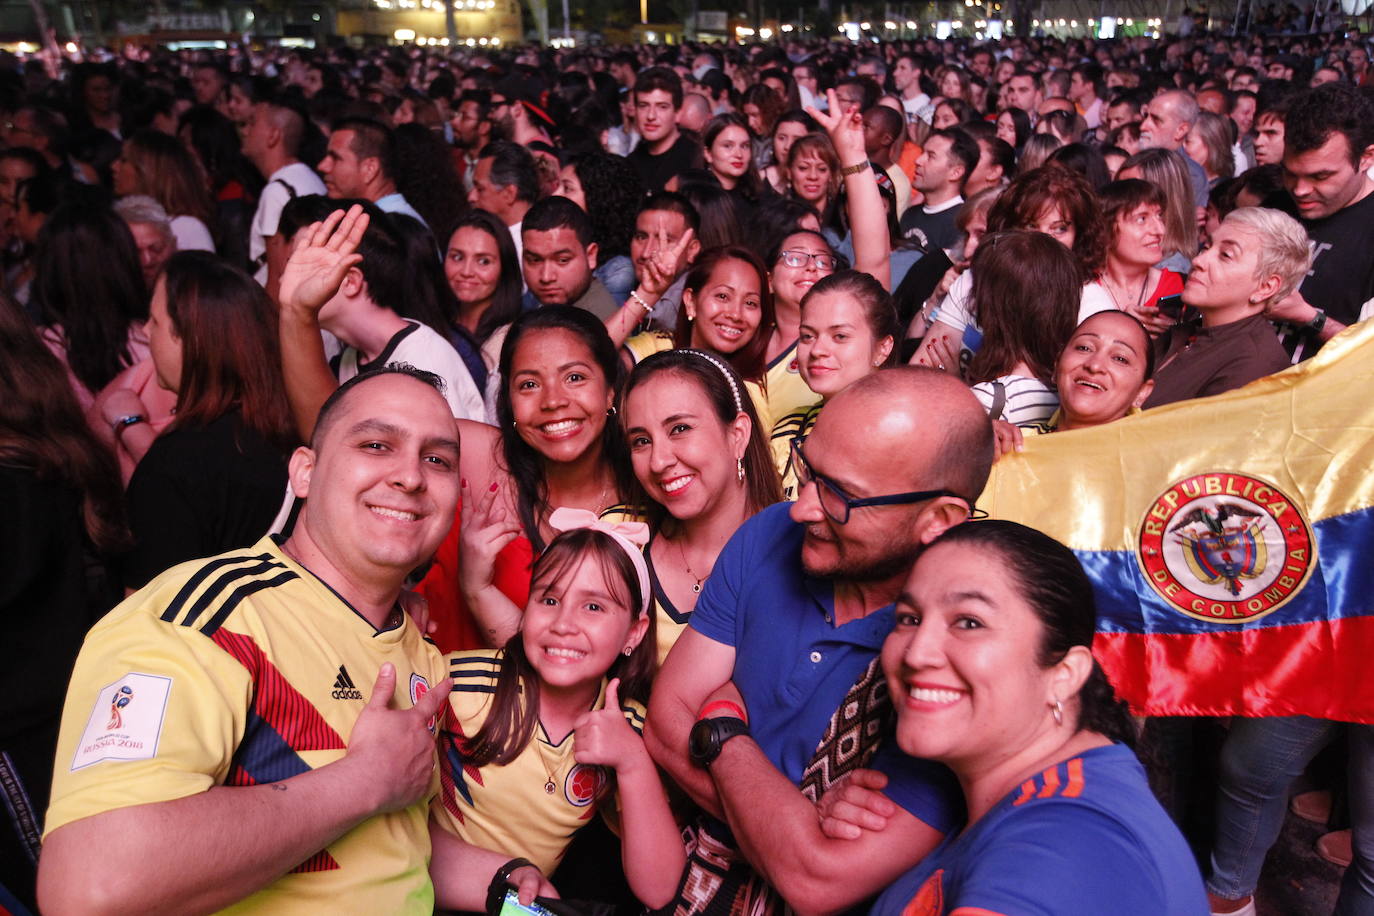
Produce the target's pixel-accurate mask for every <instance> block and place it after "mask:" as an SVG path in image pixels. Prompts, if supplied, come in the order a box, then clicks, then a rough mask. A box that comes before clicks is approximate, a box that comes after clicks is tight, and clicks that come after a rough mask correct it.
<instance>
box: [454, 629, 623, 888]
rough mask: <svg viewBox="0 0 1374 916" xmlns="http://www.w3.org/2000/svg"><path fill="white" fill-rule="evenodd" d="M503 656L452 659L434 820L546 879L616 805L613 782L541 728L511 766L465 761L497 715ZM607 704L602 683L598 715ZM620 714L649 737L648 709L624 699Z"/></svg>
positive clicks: (487, 653)
mask: <svg viewBox="0 0 1374 916" xmlns="http://www.w3.org/2000/svg"><path fill="white" fill-rule="evenodd" d="M503 654H504V653H503V650H500V649H473V650H470V651H465V652H451V653H449V655H448V660H449V676H450V677H452V678H453V692H452V693H451V694H449V718H448V729H447V730H446V731H445V732H444V735H443V738H442V740H441V742H440V753H441V756H442V759H441V761H440V774H439V775H440V780H441V783H442V788H441V800H442V805H436V806H435V818H436V820H437V821H438V822H439V824H440V826H442V827H443V828H444V829H445V830H447V831H449V832H450V833H452V834H454V835H455V836H458V837H460V838H462V839H463V840H466V841H467V842H469V843H471V844H473V845H474V846H480V847H482V848H484V849H492V850H496V851H498V852H500V853H502V854H503V855H507V856H510V857H511V858H515V857H517V856H518V857H521V858H525V859H529V860H530V861H531V862H533V863H534V864H535V865H537V866H539V870H540V871H542V872H543V873H544V874H546V875H547V874H551V873H552V872H553V870H554V869H555V868H556V867H557V866H558V861H559V859H560V858H561V857H562V855H563V852H564V851H565V850H566V849H567V848H568V843H570V842H571V841H572V836H573V834H574V833H576V832H577V829H578V828H579V827H581V826H582V825H583V824H586V823H587V821H589V820H591V818H592V816H593V815H594V814H596V812H597V809H598V808H599V807H600V806H601V805H602V804H603V803H604V802H606V801H608V800H609V799H610V797H611V795H612V793H613V791H614V783H613V781H612V780H613V774H612V773H611V772H610V771H609V770H607V769H606V768H604V767H600V766H594V765H590V764H581V763H578V762H577V761H576V760H575V759H574V758H573V741H574V736H573V735H572V734H569V735H568V736H567V737H565V738H564V739H563V741H562V743H561V744H554V743H553V742H551V741H550V740H549V737H548V735H546V734H545V733H544V727H543V726H542V725H540V726H537V727H536V728H535V732H534V740H532V741H531V742H530V743H529V746H528V747H526V748H525V750H524V751H522V752H521V753H520V755H519V756H518V757H516V758H515V759H514V760H512V761H511V762H510V763H508V764H506V765H505V766H499V765H497V764H494V763H492V764H487V765H486V766H482V767H476V766H473V765H472V764H470V763H468V762H467V761H466V760H465V759H464V755H465V754H466V752H467V740H468V739H470V738H471V737H472V736H473V735H475V734H477V730H478V729H479V728H481V727H482V723H483V722H485V721H486V718H487V715H488V714H489V713H490V711H491V702H492V697H493V694H494V693H495V692H496V676H497V674H498V672H499V671H500V666H501V656H502V655H503ZM605 702H606V682H605V680H603V681H602V682H601V691H600V693H598V694H597V698H596V704H595V705H594V706H593V707H592V708H593V709H601V708H602V707H603V706H604V705H605ZM621 710H622V711H623V712H624V713H625V718H626V719H627V720H628V721H629V723H630V725H631V726H632V727H633V728H634V730H635V731H636V732H642V731H643V730H644V707H643V706H641V705H640V704H638V703H636V702H634V701H633V700H627V699H622V700H621Z"/></svg>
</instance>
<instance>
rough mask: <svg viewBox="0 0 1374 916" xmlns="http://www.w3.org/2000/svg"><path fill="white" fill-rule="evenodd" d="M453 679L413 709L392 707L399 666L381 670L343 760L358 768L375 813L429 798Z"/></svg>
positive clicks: (386, 663) (445, 680)
mask: <svg viewBox="0 0 1374 916" xmlns="http://www.w3.org/2000/svg"><path fill="white" fill-rule="evenodd" d="M452 687H453V681H451V680H449V679H448V678H444V679H443V680H442V681H440V682H439V683H438V684H436V685H434V687H433V688H431V689H430V690H429V691H428V692H427V693H425V695H424V696H422V697H420V699H419V700H417V701H416V703H415V705H414V706H412V707H411V708H410V709H394V708H392V703H391V697H392V694H393V693H394V692H395V690H396V666H395V665H393V664H391V663H390V662H385V663H383V665H382V668H381V670H380V671H378V672H377V682H376V683H375V684H374V685H373V687H372V696H371V697H369V698H368V701H367V705H366V706H365V707H363V711H362V713H361V714H360V715H359V716H358V721H357V722H355V723H353V731H352V733H351V734H350V735H349V737H348V753H347V754H346V755H345V756H344V759H343V760H342V761H340V762H341V763H343V764H347V765H350V766H351V767H353V768H355V770H356V772H357V779H358V785H359V787H360V790H362V791H366V792H370V793H372V796H373V797H372V809H373V810H374V811H375V812H376V813H385V812H387V811H399V810H401V809H402V808H406V807H409V806H410V805H413V804H415V803H416V802H418V801H420V800H421V799H422V798H424V797H425V794H426V793H427V792H428V791H429V786H430V780H431V779H432V778H433V776H434V751H435V743H434V740H435V739H434V735H435V732H434V723H435V722H436V721H437V719H438V718H439V713H440V711H441V710H442V709H443V708H444V704H445V703H446V702H447V701H448V694H449V690H450V689H452Z"/></svg>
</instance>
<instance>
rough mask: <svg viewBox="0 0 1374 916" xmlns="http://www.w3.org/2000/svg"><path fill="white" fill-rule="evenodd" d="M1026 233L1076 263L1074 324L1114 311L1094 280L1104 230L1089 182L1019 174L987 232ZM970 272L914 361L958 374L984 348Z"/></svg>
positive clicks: (1051, 171)
mask: <svg viewBox="0 0 1374 916" xmlns="http://www.w3.org/2000/svg"><path fill="white" fill-rule="evenodd" d="M1016 229H1029V230H1032V231H1035V232H1042V233H1044V234H1045V235H1048V236H1050V237H1051V238H1053V239H1055V240H1056V241H1058V242H1059V243H1060V244H1062V245H1063V246H1064V247H1065V248H1067V249H1069V251H1071V252H1072V253H1073V254H1074V256H1075V259H1076V261H1077V263H1078V269H1079V283H1080V285H1081V286H1082V295H1081V296H1080V297H1079V304H1078V321H1077V322H1075V324H1078V323H1081V322H1082V321H1083V320H1084V319H1085V318H1087V317H1088V316H1089V315H1093V314H1096V313H1097V312H1101V311H1105V310H1107V309H1113V308H1116V306H1115V305H1114V304H1113V302H1112V298H1111V295H1110V294H1109V293H1108V292H1107V291H1106V290H1105V289H1103V287H1102V286H1101V284H1099V283H1097V282H1095V281H1094V280H1093V278H1095V277H1097V276H1098V275H1099V274H1101V272H1102V266H1103V264H1104V262H1105V260H1106V255H1107V237H1108V234H1107V226H1106V223H1105V221H1104V220H1103V218H1102V213H1101V210H1100V207H1099V204H1098V200H1097V196H1096V195H1095V194H1094V193H1093V189H1092V186H1091V185H1089V184H1088V181H1087V179H1085V178H1084V177H1083V176H1082V175H1079V174H1078V173H1077V172H1073V171H1070V170H1069V169H1067V168H1064V167H1063V166H1059V165H1047V166H1044V167H1043V168H1038V169H1034V170H1032V171H1030V172H1026V173H1025V174H1022V175H1018V176H1017V178H1016V180H1015V181H1013V182H1012V183H1011V184H1010V185H1008V186H1007V189H1006V190H1005V191H1003V192H1002V194H1001V196H1000V197H998V198H997V201H996V203H994V204H993V205H992V209H991V210H989V211H988V228H987V231H988V232H989V233H995V232H1010V231H1013V230H1016ZM972 291H973V271H972V270H971V269H970V270H966V271H964V272H963V273H962V274H960V275H959V277H958V279H956V280H955V281H954V283H953V285H951V286H950V288H949V293H948V294H947V295H946V296H945V298H944V300H943V301H942V302H941V303H940V306H939V308H938V309H936V310H935V311H933V312H932V313H931V316H930V317H931V319H932V324H931V326H930V327H929V328H928V329H927V331H926V335H925V339H924V340H923V341H922V342H921V346H920V347H919V348H917V350H916V355H915V356H914V357H913V358H912V360H911V361H912V363H913V364H915V365H921V366H934V367H936V368H937V369H943V370H944V371H946V372H951V373H954V374H956V375H962V374H963V370H964V368H965V367H967V365H968V363H969V361H970V360H971V359H972V358H973V355H974V354H975V353H976V352H978V349H979V348H980V347H981V346H982V344H983V331H982V327H981V325H980V324H979V319H978V310H977V305H976V303H975V302H973V300H972V296H971V294H972Z"/></svg>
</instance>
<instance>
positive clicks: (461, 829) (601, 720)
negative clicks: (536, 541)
mask: <svg viewBox="0 0 1374 916" xmlns="http://www.w3.org/2000/svg"><path fill="white" fill-rule="evenodd" d="M549 522H550V524H551V525H552V526H553V527H554V528H557V529H559V530H560V531H561V533H560V534H559V535H558V536H557V537H555V538H554V539H553V540H552V541H551V542H550V544H549V546H548V548H547V549H546V550H545V551H544V552H543V554H541V555H540V557H539V560H538V561H537V562H536V563H535V565H534V570H533V576H532V579H531V584H530V600H529V603H528V604H527V605H526V606H525V612H524V616H523V618H522V620H521V624H520V631H519V633H518V634H517V635H515V636H514V637H512V638H511V640H510V642H508V643H507V644H506V647H505V648H504V649H499V650H489V649H481V650H474V651H467V652H456V653H452V654H451V655H450V656H449V663H450V670H451V671H452V675H453V679H454V689H453V693H452V694H450V697H449V717H448V722H447V723H446V727H445V729H444V732H443V735H442V739H441V743H440V751H441V756H442V760H441V773H440V779H441V802H442V804H441V806H440V807H439V808H438V809H437V810H438V812H439V813H438V814H437V815H436V819H435V822H436V825H437V827H438V828H439V829H433V828H432V829H431V833H432V834H433V835H434V838H435V846H434V859H433V861H432V862H431V866H430V870H431V873H432V874H433V876H434V885H435V892H436V896H437V902H438V904H439V905H440V907H444V908H455V909H467V910H471V909H475V908H479V909H480V907H474V906H472V905H471V901H472V900H473V899H478V900H480V899H481V894H482V892H483V891H485V889H486V886H487V883H488V881H489V879H490V878H491V875H492V873H493V872H495V871H496V870H497V868H499V867H501V866H502V864H503V863H507V862H508V860H511V859H514V858H517V857H518V858H523V859H527V860H529V862H530V863H532V864H533V865H534V866H535V867H537V868H538V869H539V870H540V871H541V872H543V873H544V874H546V875H547V874H549V873H550V872H552V871H553V869H554V867H555V866H556V865H557V863H558V861H559V859H560V858H561V856H562V855H563V853H564V851H565V850H566V849H567V848H568V845H569V843H570V842H571V840H572V835H573V834H574V833H575V832H576V831H577V830H578V829H579V828H580V827H582V826H584V825H585V824H586V823H587V822H588V821H589V820H590V818H591V816H592V814H593V813H594V812H595V811H596V810H597V809H598V808H601V806H603V805H606V804H608V803H613V804H614V805H615V806H616V808H617V810H618V812H619V821H620V824H621V832H622V836H623V843H622V850H623V852H622V862H623V865H624V869H625V875H626V878H627V879H628V881H629V884H630V888H631V890H632V891H633V892H634V893H635V896H637V897H638V898H639V899H640V901H641V902H643V903H644V904H645V905H646V906H648V907H649V908H650V909H656V908H658V907H661V906H664V905H666V904H667V903H668V901H670V900H671V899H672V897H673V894H674V891H675V890H676V888H677V882H678V878H679V876H680V875H681V873H682V867H683V865H684V863H685V855H684V853H683V848H682V841H681V838H680V836H679V833H678V828H677V826H676V824H675V822H674V821H673V817H672V814H671V812H670V811H669V809H668V800H667V796H666V794H665V793H664V790H663V785H662V783H661V782H660V781H659V777H658V771H657V769H655V767H654V764H653V761H652V760H650V758H649V753H648V751H647V750H646V749H645V747H644V742H643V740H642V739H641V738H640V736H639V731H640V730H641V729H642V727H643V723H644V705H643V704H644V702H645V701H646V700H647V699H648V692H649V681H650V678H651V677H652V674H653V670H654V635H653V616H652V615H651V614H650V610H649V606H650V588H649V572H648V568H647V566H646V565H645V562H644V556H643V554H642V553H641V549H642V547H643V545H644V543H645V542H646V541H647V539H648V527H647V526H645V525H643V524H640V523H622V524H619V525H609V524H607V523H605V522H601V521H598V520H597V518H596V516H595V515H593V514H592V513H591V512H588V511H585V510H580V509H557V510H555V511H554V512H553V514H552V515H551V516H550V517H549ZM453 837H456V838H457V839H458V840H461V841H462V843H465V844H467V846H466V847H464V846H462V845H461V844H458V843H456V842H455V841H454V840H453ZM474 892H475V894H476V896H475V898H474Z"/></svg>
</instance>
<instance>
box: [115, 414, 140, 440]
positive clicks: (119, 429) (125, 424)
mask: <svg viewBox="0 0 1374 916" xmlns="http://www.w3.org/2000/svg"><path fill="white" fill-rule="evenodd" d="M147 422H148V418H147V417H145V416H144V415H143V414H141V413H131V414H129V415H127V416H123V417H120V418H119V419H118V420H115V421H114V423H113V424H112V428H113V430H114V437H115V438H116V439H118V438H120V437H121V436H123V435H124V430H126V429H128V428H129V427H130V426H137V425H138V424H139V423H147Z"/></svg>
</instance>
